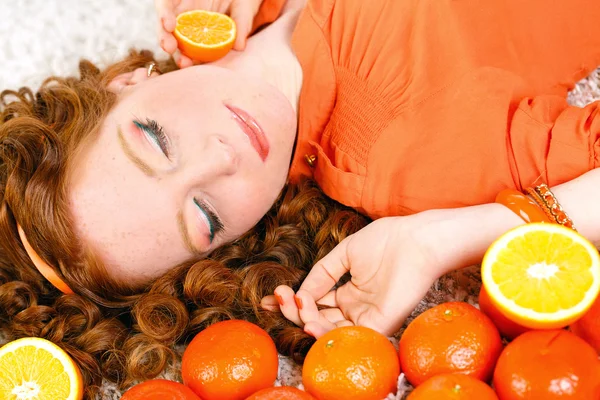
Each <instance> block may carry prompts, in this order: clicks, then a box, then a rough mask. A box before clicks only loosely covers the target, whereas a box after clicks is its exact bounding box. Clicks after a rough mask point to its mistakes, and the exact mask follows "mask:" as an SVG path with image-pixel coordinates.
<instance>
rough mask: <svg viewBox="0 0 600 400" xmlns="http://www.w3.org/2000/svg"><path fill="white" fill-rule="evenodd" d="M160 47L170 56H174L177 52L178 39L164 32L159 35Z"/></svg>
mask: <svg viewBox="0 0 600 400" xmlns="http://www.w3.org/2000/svg"><path fill="white" fill-rule="evenodd" d="M158 38H159V41H160V47H161V48H162V49H163V50H164V51H166V52H167V53H169V54H173V53H174V52H175V50H177V39H175V36H173V34H171V33H168V32H166V31H162V32H161V33H159V34H158Z"/></svg>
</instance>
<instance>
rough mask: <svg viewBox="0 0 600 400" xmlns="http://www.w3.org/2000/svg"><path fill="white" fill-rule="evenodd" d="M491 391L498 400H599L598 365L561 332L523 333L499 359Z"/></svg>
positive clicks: (569, 335) (595, 357)
mask: <svg viewBox="0 0 600 400" xmlns="http://www.w3.org/2000/svg"><path fill="white" fill-rule="evenodd" d="M494 388H495V389H496V393H497V394H498V397H499V398H500V400H516V399H544V400H552V399H561V400H564V399H581V400H592V399H600V361H599V360H598V355H597V354H596V352H595V351H594V349H593V348H592V347H591V346H590V345H589V344H587V343H586V342H585V341H583V339H581V338H579V337H577V336H575V335H574V334H572V333H570V332H567V331H565V330H551V331H531V332H525V333H524V334H522V335H521V336H519V337H518V338H516V339H515V340H513V341H512V342H511V343H510V344H508V345H507V346H506V348H505V349H504V351H503V352H502V354H501V355H500V358H499V359H498V364H497V366H496V370H495V371H494Z"/></svg>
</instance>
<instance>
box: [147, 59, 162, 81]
mask: <svg viewBox="0 0 600 400" xmlns="http://www.w3.org/2000/svg"><path fill="white" fill-rule="evenodd" d="M153 72H156V73H157V74H160V70H159V69H158V66H157V65H156V63H155V62H151V63H150V65H148V70H147V71H146V75H147V76H148V78H150V76H152V73H153Z"/></svg>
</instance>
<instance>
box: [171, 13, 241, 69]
mask: <svg viewBox="0 0 600 400" xmlns="http://www.w3.org/2000/svg"><path fill="white" fill-rule="evenodd" d="M173 34H174V35H175V38H176V39H177V43H178V47H179V50H180V51H181V53H182V54H184V55H185V56H187V57H189V58H191V59H192V60H193V61H196V62H204V63H205V62H211V61H216V60H218V59H220V58H222V57H225V55H226V54H227V53H228V52H229V51H230V50H231V49H232V48H233V44H234V42H235V38H236V35H237V28H236V25H235V22H234V21H233V20H232V19H231V18H229V17H228V16H227V15H225V14H221V13H217V12H211V11H204V10H194V11H188V12H184V13H182V14H179V15H178V16H177V25H176V26H175V30H174V31H173Z"/></svg>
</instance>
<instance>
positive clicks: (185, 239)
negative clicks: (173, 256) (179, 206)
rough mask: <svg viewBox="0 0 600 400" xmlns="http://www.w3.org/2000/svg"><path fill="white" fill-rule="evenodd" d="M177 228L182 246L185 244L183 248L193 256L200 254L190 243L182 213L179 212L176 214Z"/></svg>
mask: <svg viewBox="0 0 600 400" xmlns="http://www.w3.org/2000/svg"><path fill="white" fill-rule="evenodd" d="M177 226H179V232H181V237H182V238H183V244H185V247H186V248H187V249H188V250H189V251H190V252H191V253H192V254H194V255H199V254H201V252H200V251H198V249H197V248H196V247H195V246H194V244H193V243H192V239H191V238H190V235H189V233H188V230H187V227H186V225H185V221H184V219H183V212H182V211H181V210H179V211H178V212H177Z"/></svg>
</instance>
